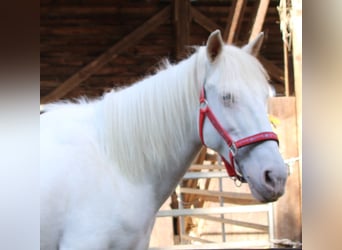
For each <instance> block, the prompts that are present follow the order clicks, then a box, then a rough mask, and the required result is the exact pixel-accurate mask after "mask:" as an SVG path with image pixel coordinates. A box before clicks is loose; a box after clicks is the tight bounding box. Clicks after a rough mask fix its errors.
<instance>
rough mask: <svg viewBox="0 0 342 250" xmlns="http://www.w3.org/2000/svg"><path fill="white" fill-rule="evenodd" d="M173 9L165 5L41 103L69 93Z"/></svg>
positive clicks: (140, 37) (158, 24)
mask: <svg viewBox="0 0 342 250" xmlns="http://www.w3.org/2000/svg"><path fill="white" fill-rule="evenodd" d="M170 13H171V9H170V6H167V7H165V8H164V9H162V10H161V11H159V12H158V13H157V14H155V15H154V16H153V17H151V18H150V19H148V20H147V21H146V22H145V23H143V24H142V25H141V26H139V27H138V28H136V29H135V30H134V31H132V32H131V33H130V34H128V35H126V36H125V37H123V38H122V39H121V40H120V41H118V42H117V43H115V44H114V45H113V46H112V47H111V48H109V49H108V50H107V51H105V52H104V53H103V54H101V55H100V56H99V57H97V58H96V59H95V60H93V61H92V62H90V63H89V64H87V65H86V66H85V67H83V68H82V69H80V70H79V71H78V72H76V73H75V74H74V75H72V76H71V77H69V78H68V79H67V80H66V81H64V82H63V83H62V84H61V85H59V86H58V87H57V88H56V89H55V90H53V91H52V92H51V93H49V94H48V95H46V96H44V97H43V98H42V99H41V103H48V102H51V101H55V100H57V99H59V98H61V97H63V96H65V95H66V94H67V93H69V92H70V91H71V90H72V89H74V88H75V87H77V86H79V85H80V84H81V82H83V81H84V80H86V79H88V78H89V77H90V76H91V75H92V74H94V73H95V72H96V71H97V70H98V69H100V68H101V67H102V66H104V65H105V64H107V63H108V62H109V61H111V60H112V59H113V58H115V57H117V56H118V55H119V54H120V53H122V52H123V51H124V50H126V49H128V48H129V47H131V46H133V45H135V44H137V43H138V42H139V41H140V40H141V39H142V38H143V37H145V36H146V35H147V34H149V33H150V32H152V31H153V30H155V29H156V28H157V27H159V26H160V25H161V24H163V23H164V22H166V21H167V20H168V19H169V18H170Z"/></svg>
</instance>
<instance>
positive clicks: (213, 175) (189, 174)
mask: <svg viewBox="0 0 342 250" xmlns="http://www.w3.org/2000/svg"><path fill="white" fill-rule="evenodd" d="M220 177H222V178H227V177H229V176H228V174H227V172H226V171H217V172H216V171H215V172H187V173H186V174H185V175H184V177H183V179H199V178H206V179H207V178H220Z"/></svg>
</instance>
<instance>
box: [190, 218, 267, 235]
mask: <svg viewBox="0 0 342 250" xmlns="http://www.w3.org/2000/svg"><path fill="white" fill-rule="evenodd" d="M194 217H197V218H200V219H204V220H211V221H216V222H220V223H226V224H231V225H236V226H240V227H249V228H253V229H257V230H261V231H266V233H268V226H267V225H262V224H257V223H252V222H247V221H239V220H232V219H226V218H219V217H214V216H211V215H195V216H194Z"/></svg>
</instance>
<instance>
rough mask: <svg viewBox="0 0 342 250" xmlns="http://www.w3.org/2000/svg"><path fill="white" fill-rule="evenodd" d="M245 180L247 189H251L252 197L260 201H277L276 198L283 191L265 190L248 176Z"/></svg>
mask: <svg viewBox="0 0 342 250" xmlns="http://www.w3.org/2000/svg"><path fill="white" fill-rule="evenodd" d="M246 181H247V183H248V185H249V189H250V190H251V193H252V195H253V197H254V198H255V199H257V200H258V201H260V202H262V203H267V202H274V201H277V200H278V198H279V197H281V196H282V195H283V192H281V193H278V194H276V193H275V192H270V191H268V190H265V189H264V188H262V187H261V186H259V185H257V184H256V185H254V181H253V180H251V179H250V178H246Z"/></svg>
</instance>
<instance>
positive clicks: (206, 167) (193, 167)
mask: <svg viewBox="0 0 342 250" xmlns="http://www.w3.org/2000/svg"><path fill="white" fill-rule="evenodd" d="M224 169H225V167H224V166H223V165H217V164H216V165H211V164H210V165H203V164H192V165H191V166H190V168H189V171H194V170H224Z"/></svg>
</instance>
